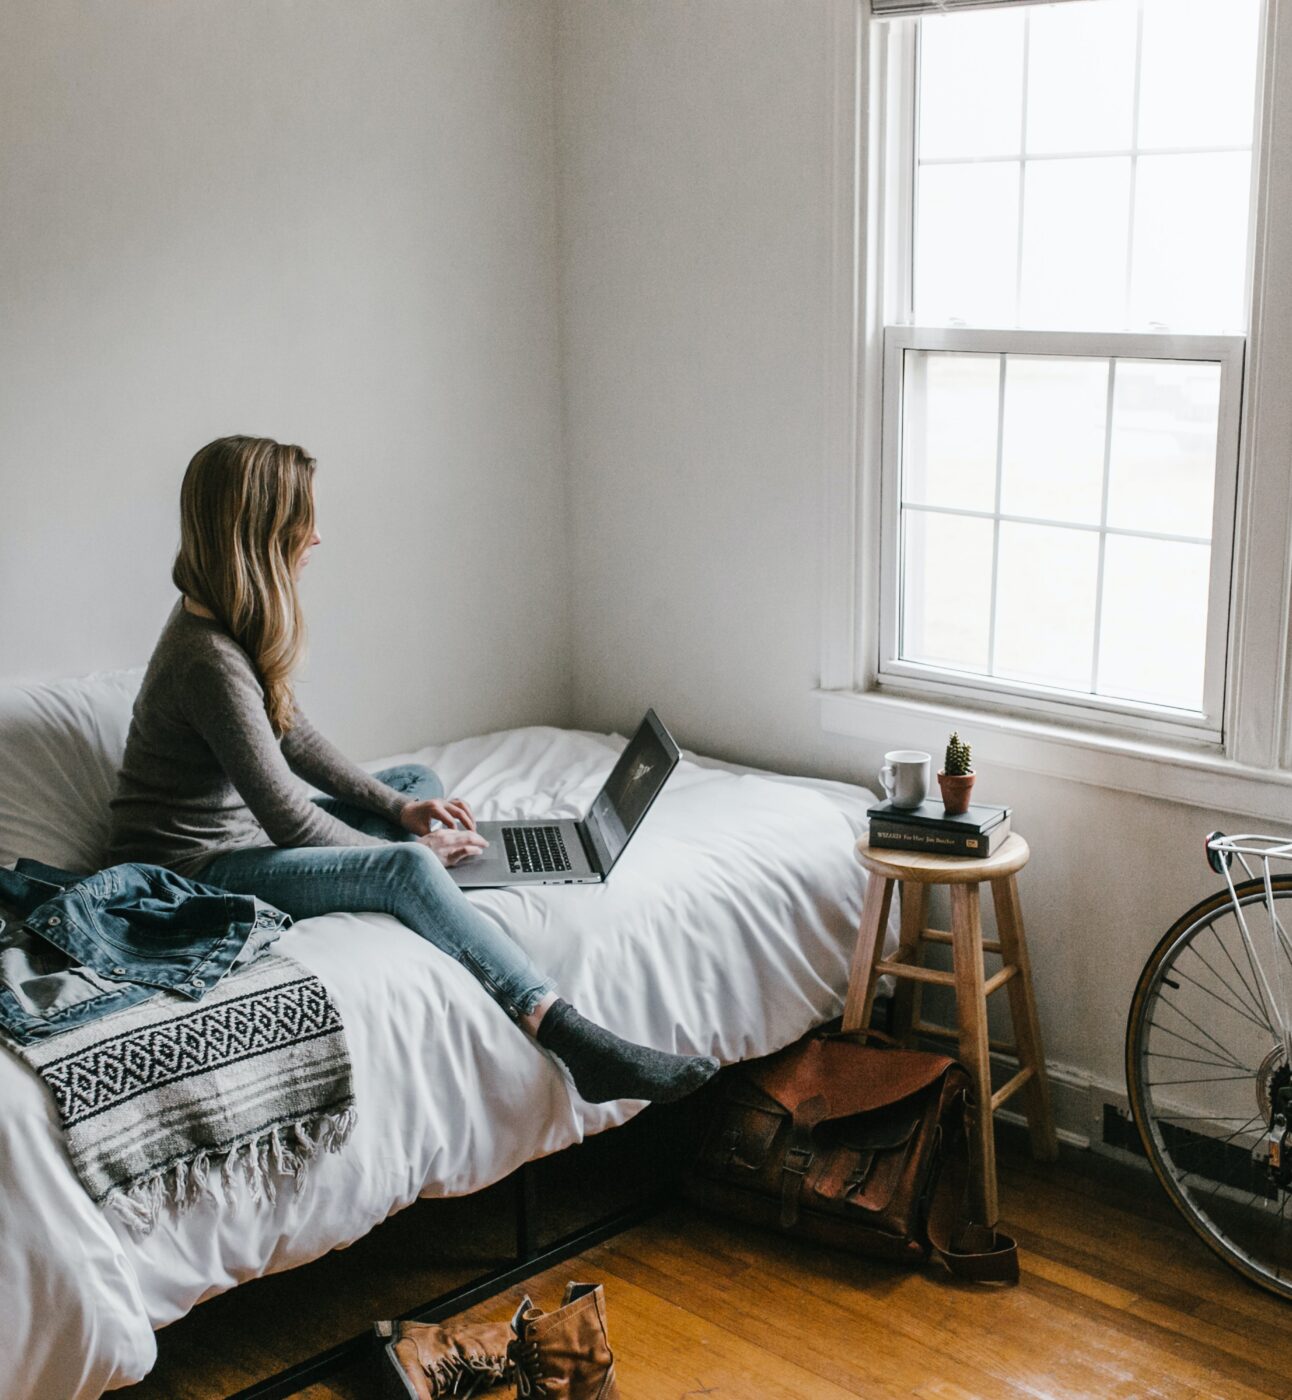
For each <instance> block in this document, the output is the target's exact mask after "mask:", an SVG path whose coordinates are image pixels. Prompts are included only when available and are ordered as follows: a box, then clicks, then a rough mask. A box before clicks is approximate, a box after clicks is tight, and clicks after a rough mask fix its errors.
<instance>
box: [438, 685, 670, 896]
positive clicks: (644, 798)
mask: <svg viewBox="0 0 1292 1400" xmlns="http://www.w3.org/2000/svg"><path fill="white" fill-rule="evenodd" d="M680 757H681V751H680V750H679V749H678V746H677V745H676V744H675V743H674V742H673V736H672V735H671V734H670V733H669V732H668V730H667V729H665V728H664V726H663V725H662V724H661V723H660V721H659V717H658V716H657V715H656V714H655V711H654V710H647V711H646V718H645V719H643V720H642V722H641V724H640V726H639V727H638V729H637V733H636V734H634V735H633V737H632V738H631V739H630V740H629V742H628V747H627V748H626V749H624V751H623V753H621V754H620V755H619V761H618V762H617V763H616V764H615V766H614V767H613V768H612V769H611V770H610V776H609V777H608V778H607V779H606V781H605V783H604V785H603V786H602V788H601V791H600V792H599V793H597V795H596V797H595V798H594V799H593V801H592V806H591V808H590V809H589V811H588V814H587V816H586V817H582V818H580V819H579V820H578V821H573V820H571V819H569V818H565V817H529V818H526V819H524V820H521V819H519V818H516V819H514V820H512V821H501V822H479V823H477V825H478V828H479V831H480V834H481V836H483V837H484V838H485V840H486V841H488V842H489V849H488V850H486V851H481V853H480V854H479V855H478V856H468V857H467V859H466V860H463V861H459V862H458V864H457V865H452V866H450V867H449V874H450V875H452V876H453V878H454V879H455V880H456V881H457V882H458V884H459V885H461V886H462V888H463V889H467V890H470V889H480V888H483V887H493V886H497V885H595V884H599V883H600V882H601V881H602V880H604V879H605V878H606V876H607V875H609V874H610V870H611V867H612V866H613V865H614V863H615V861H617V860H618V859H619V857H620V856H621V855H622V854H623V850H624V847H625V846H626V845H627V844H628V842H629V841H630V840H631V839H632V834H633V832H634V831H636V830H637V828H638V827H639V826H640V825H641V821H642V818H643V817H644V816H645V815H646V812H647V810H648V809H649V807H650V805H651V803H652V802H654V800H655V799H656V797H658V796H659V791H660V789H661V788H662V787H663V786H664V783H665V780H666V779H667V778H668V775H669V774H670V773H671V772H672V771H673V769H674V768H676V767H677V761H678V759H679V758H680Z"/></svg>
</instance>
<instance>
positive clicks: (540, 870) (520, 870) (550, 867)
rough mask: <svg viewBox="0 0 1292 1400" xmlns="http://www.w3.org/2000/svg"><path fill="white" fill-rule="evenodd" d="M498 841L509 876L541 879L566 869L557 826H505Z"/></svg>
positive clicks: (565, 857) (568, 864)
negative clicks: (501, 847) (504, 851)
mask: <svg viewBox="0 0 1292 1400" xmlns="http://www.w3.org/2000/svg"><path fill="white" fill-rule="evenodd" d="M502 839H503V845H504V846H505V847H506V850H507V866H508V868H509V869H510V870H511V871H512V873H513V874H525V875H538V874H543V875H545V874H547V873H549V872H556V871H561V870H569V868H570V857H569V856H568V855H566V853H565V842H564V841H563V840H562V839H561V828H560V827H559V826H505V827H503V829H502Z"/></svg>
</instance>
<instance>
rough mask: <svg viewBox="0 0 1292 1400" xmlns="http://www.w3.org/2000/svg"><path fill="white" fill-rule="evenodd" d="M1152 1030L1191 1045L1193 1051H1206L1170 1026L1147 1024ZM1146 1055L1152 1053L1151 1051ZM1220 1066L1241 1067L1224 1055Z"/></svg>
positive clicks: (1155, 1023) (1152, 1022)
mask: <svg viewBox="0 0 1292 1400" xmlns="http://www.w3.org/2000/svg"><path fill="white" fill-rule="evenodd" d="M1148 1024H1149V1025H1150V1026H1152V1027H1153V1029H1154V1030H1157V1031H1161V1032H1162V1033H1163V1034H1164V1035H1173V1036H1174V1037H1175V1038H1176V1039H1177V1040H1182V1041H1184V1043H1185V1044H1186V1045H1192V1046H1193V1048H1194V1049H1195V1050H1202V1051H1204V1052H1205V1051H1206V1048H1207V1047H1206V1046H1205V1045H1199V1044H1198V1042H1197V1041H1196V1040H1190V1039H1189V1037H1188V1036H1187V1035H1181V1034H1180V1032H1179V1031H1173V1030H1172V1029H1171V1027H1170V1026H1164V1025H1163V1024H1162V1023H1161V1022H1160V1021H1150V1022H1149V1023H1148ZM1148 1053H1150V1054H1151V1053H1152V1052H1151V1051H1150V1052H1148ZM1220 1063H1221V1064H1228V1065H1232V1066H1233V1067H1234V1068H1235V1069H1242V1068H1243V1066H1242V1065H1241V1064H1239V1062H1238V1061H1237V1060H1235V1059H1232V1058H1230V1057H1229V1056H1228V1054H1227V1053H1226V1058H1225V1059H1223V1060H1221V1061H1220Z"/></svg>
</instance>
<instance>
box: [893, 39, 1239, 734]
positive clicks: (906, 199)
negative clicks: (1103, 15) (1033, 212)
mask: <svg viewBox="0 0 1292 1400" xmlns="http://www.w3.org/2000/svg"><path fill="white" fill-rule="evenodd" d="M884 23H885V26H886V28H887V31H888V33H887V35H886V37H887V39H888V40H889V44H888V50H889V52H888V62H887V63H886V65H885V69H884V73H883V89H884V90H883V91H882V92H881V93H880V94H878V105H879V107H880V108H881V109H882V110H883V111H884V114H885V117H886V120H885V122H884V123H883V128H882V132H881V136H880V139H881V140H882V142H883V165H884V170H885V176H886V185H885V188H884V190H883V193H882V196H881V198H882V200H883V202H884V205H885V206H886V208H885V215H886V217H887V219H888V239H887V240H886V243H887V245H888V247H889V248H892V249H894V251H893V252H891V253H888V254H887V255H886V262H887V264H888V265H887V266H886V267H885V268H884V269H883V275H884V278H885V282H884V293H885V294H884V306H883V311H884V313H885V314H884V315H883V316H882V318H881V335H882V343H881V347H880V354H881V357H882V365H883V369H882V378H881V385H882V388H881V392H880V396H879V401H878V406H879V411H880V445H879V462H880V482H879V518H880V527H879V539H878V545H879V578H878V595H877V603H878V610H879V627H878V629H877V634H876V635H875V636H874V637H873V639H872V645H875V646H876V651H875V653H874V658H875V659H874V663H873V673H872V674H873V684H874V686H875V688H876V689H877V690H881V691H889V692H895V693H905V694H909V695H912V696H917V697H932V698H942V699H944V700H949V701H953V702H955V701H959V702H967V703H970V704H973V705H975V706H979V707H983V708H986V709H999V708H1002V707H1004V708H1008V709H1009V710H1010V711H1012V712H1014V713H1017V714H1026V715H1032V716H1036V717H1038V718H1045V719H1057V720H1060V721H1062V720H1064V719H1067V720H1069V721H1072V722H1076V723H1083V724H1088V725H1109V724H1112V725H1115V726H1117V727H1119V728H1121V729H1124V730H1125V731H1126V732H1128V733H1142V734H1145V735H1154V736H1159V737H1161V736H1167V737H1169V736H1171V735H1172V734H1175V735H1179V736H1180V737H1181V738H1183V739H1185V740H1186V741H1190V742H1197V743H1202V744H1204V745H1208V746H1211V747H1213V748H1216V749H1219V748H1220V747H1221V746H1222V744H1223V740H1224V720H1225V698H1226V694H1227V692H1228V689H1229V686H1228V684H1227V675H1226V653H1227V640H1228V632H1229V621H1230V616H1231V612H1232V606H1233V598H1232V592H1233V589H1232V579H1233V562H1234V559H1233V543H1234V540H1233V530H1234V514H1235V499H1236V492H1237V485H1238V451H1239V441H1238V437H1239V419H1240V416H1241V409H1242V368H1243V358H1244V354H1245V350H1246V337H1245V336H1242V335H1237V336H1217V335H1195V334H1178V333H1177V334H1172V333H1157V332H1129V333H1128V332H1102V331H1067V330H1044V331H1034V330H1018V329H1014V328H1006V327H993V326H964V327H960V326H954V327H921V326H918V325H917V324H915V322H914V263H915V236H916V224H915V221H916V217H917V198H916V188H917V186H916V177H917V154H918V142H917V135H918V106H919V26H920V20H919V19H918V18H915V19H908V20H905V21H892V20H890V21H886V22H884ZM1024 64H1025V65H1026V55H1025V56H1024ZM1138 82H1139V78H1138V74H1137V76H1136V87H1137V89H1138ZM1258 101H1259V92H1258ZM1257 126H1258V128H1259V124H1257ZM1258 139H1259V129H1257V130H1256V131H1254V133H1253V146H1252V186H1253V193H1254V187H1255V183H1256V169H1257V157H1258V154H1259V151H1258V147H1257V142H1258ZM1021 140H1022V137H1021V133H1020V142H1021ZM1137 149H1138V148H1137ZM1019 158H1020V159H1021V160H1022V161H1023V162H1024V167H1025V166H1026V160H1027V153H1026V151H1025V150H1022V149H1020V152H1019ZM1254 202H1255V201H1254V199H1253V201H1252V204H1253V205H1254ZM1249 208H1250V206H1249ZM1254 212H1255V210H1254V208H1251V214H1253V215H1254ZM1132 217H1133V211H1132ZM1254 223H1255V220H1254V218H1253V217H1251V216H1250V215H1249V238H1248V257H1247V274H1248V275H1247V279H1246V286H1247V297H1248V300H1249V301H1250V297H1251V265H1252V254H1251V236H1250V227H1251V226H1252V225H1254ZM1020 237H1021V235H1020ZM1020 247H1021V244H1020ZM899 347H901V348H911V349H916V348H924V349H965V350H968V349H974V350H980V351H987V352H989V353H1002V354H1005V353H1009V352H1010V351H1011V350H1013V351H1014V352H1015V353H1029V354H1056V355H1062V354H1070V355H1092V356H1101V355H1102V356H1112V355H1120V356H1123V357H1130V356H1133V357H1134V358H1136V359H1143V360H1152V359H1175V360H1187V359H1206V360H1214V361H1219V362H1220V364H1221V374H1222V387H1221V401H1220V414H1219V421H1218V423H1217V452H1216V476H1215V480H1214V482H1213V498H1212V499H1213V510H1212V536H1211V538H1212V554H1211V570H1210V581H1209V586H1208V610H1207V629H1206V639H1205V671H1204V691H1203V703H1202V709H1201V710H1200V711H1197V712H1181V711H1179V710H1171V709H1169V708H1168V707H1165V706H1159V705H1151V704H1145V703H1142V702H1136V701H1131V700H1116V699H1112V698H1105V697H1101V696H1096V695H1090V696H1082V695H1079V694H1077V693H1073V692H1066V691H1061V690H1059V689H1057V688H1049V687H1045V686H1040V685H1033V684H1028V683H1025V682H1017V681H1008V680H1003V679H999V678H995V677H991V676H983V675H978V674H969V673H964V672H957V671H953V670H950V669H944V668H939V667H936V666H930V665H922V664H919V663H914V662H910V661H904V660H902V659H901V657H900V655H899V648H898V643H899V640H900V612H901V605H902V578H901V549H900V531H899V528H898V519H899V517H900V512H901V504H900V465H901V464H900V443H901V424H902V420H903V416H904V415H903V404H902V377H901V375H900V374H896V373H895V372H894V355H895V354H896V353H897V350H898V348H899ZM1101 582H1102V580H1101Z"/></svg>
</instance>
